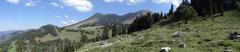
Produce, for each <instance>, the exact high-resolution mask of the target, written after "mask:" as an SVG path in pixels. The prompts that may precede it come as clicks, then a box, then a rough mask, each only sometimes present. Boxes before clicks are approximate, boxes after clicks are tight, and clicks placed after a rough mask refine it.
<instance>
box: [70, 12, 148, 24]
mask: <svg viewBox="0 0 240 52" xmlns="http://www.w3.org/2000/svg"><path fill="white" fill-rule="evenodd" d="M147 12H150V11H148V10H141V11H137V12H133V13H128V14H125V15H116V14H101V13H96V14H94V15H93V16H91V17H90V18H88V19H86V20H83V21H81V22H78V23H76V24H73V25H70V26H67V27H71V28H78V27H91V26H105V25H111V24H112V23H123V24H130V23H131V22H132V21H133V20H134V19H135V17H137V16H140V15H143V14H145V13H147Z"/></svg>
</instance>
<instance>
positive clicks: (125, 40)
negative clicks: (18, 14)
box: [88, 11, 240, 52]
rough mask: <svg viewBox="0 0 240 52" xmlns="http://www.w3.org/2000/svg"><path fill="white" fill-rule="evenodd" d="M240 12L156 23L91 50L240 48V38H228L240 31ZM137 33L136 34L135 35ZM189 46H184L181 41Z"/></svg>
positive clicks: (153, 51)
mask: <svg viewBox="0 0 240 52" xmlns="http://www.w3.org/2000/svg"><path fill="white" fill-rule="evenodd" d="M238 17H239V15H238V14H237V12H235V11H229V12H226V13H225V16H220V17H215V18H214V19H215V21H212V20H211V19H205V20H201V21H196V20H190V21H189V23H188V24H181V25H176V26H168V25H167V26H161V27H158V25H156V24H155V25H153V27H152V28H150V29H148V30H143V31H139V32H136V33H132V34H131V35H132V36H131V37H128V36H129V35H123V36H119V37H118V38H120V41H119V42H118V43H115V44H113V45H111V46H108V47H98V48H95V49H91V50H89V51H88V52H96V51H97V52H146V51H147V52H159V51H160V48H161V47H165V46H167V47H171V52H222V51H224V50H225V49H230V50H233V52H237V51H240V50H239V48H240V45H238V44H239V43H240V42H235V41H233V40H230V39H228V38H227V37H228V36H229V33H230V32H233V31H234V32H240V30H239V28H240V27H238V26H239V25H240V24H239V23H238V22H240V21H239V20H240V18H238ZM176 31H182V32H181V33H180V37H172V36H173V34H174V32H176ZM134 34H135V35H136V36H133V35H134ZM178 41H182V42H184V43H185V44H186V45H187V47H186V48H181V47H178V46H179V44H180V43H179V42H178Z"/></svg>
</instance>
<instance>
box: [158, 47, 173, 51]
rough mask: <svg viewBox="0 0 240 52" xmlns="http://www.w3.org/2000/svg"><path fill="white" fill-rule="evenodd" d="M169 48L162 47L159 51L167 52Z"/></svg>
mask: <svg viewBox="0 0 240 52" xmlns="http://www.w3.org/2000/svg"><path fill="white" fill-rule="evenodd" d="M170 49H171V48H170V47H162V48H161V50H160V52H169V50H170Z"/></svg>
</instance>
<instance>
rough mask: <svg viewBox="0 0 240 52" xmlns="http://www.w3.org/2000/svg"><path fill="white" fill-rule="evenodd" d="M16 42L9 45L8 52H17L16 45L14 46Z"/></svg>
mask: <svg viewBox="0 0 240 52" xmlns="http://www.w3.org/2000/svg"><path fill="white" fill-rule="evenodd" d="M15 43H16V41H13V42H12V43H11V44H10V48H9V49H8V52H17V51H16V50H17V45H15Z"/></svg>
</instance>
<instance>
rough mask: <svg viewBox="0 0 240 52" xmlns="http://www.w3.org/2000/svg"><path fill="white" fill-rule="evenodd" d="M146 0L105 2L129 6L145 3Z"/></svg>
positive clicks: (105, 0)
mask: <svg viewBox="0 0 240 52" xmlns="http://www.w3.org/2000/svg"><path fill="white" fill-rule="evenodd" d="M144 1H145V0H104V2H107V3H115V2H118V3H126V4H128V5H137V4H139V3H141V2H144Z"/></svg>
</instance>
